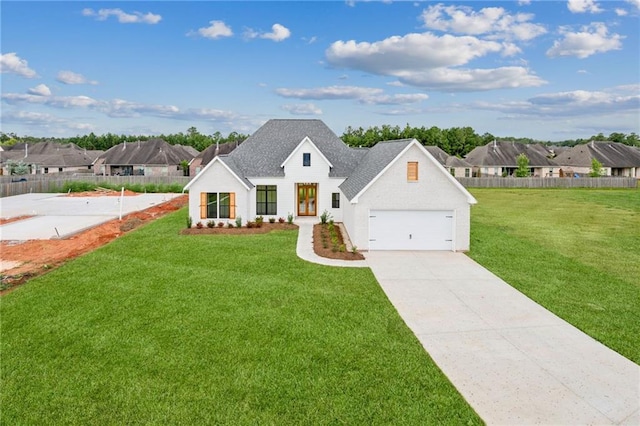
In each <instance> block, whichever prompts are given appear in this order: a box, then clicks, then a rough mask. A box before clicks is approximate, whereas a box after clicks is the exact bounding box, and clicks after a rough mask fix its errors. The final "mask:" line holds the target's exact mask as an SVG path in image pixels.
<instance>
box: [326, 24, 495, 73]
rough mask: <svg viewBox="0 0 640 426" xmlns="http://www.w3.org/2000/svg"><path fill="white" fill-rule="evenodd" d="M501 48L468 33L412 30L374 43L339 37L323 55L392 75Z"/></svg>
mask: <svg viewBox="0 0 640 426" xmlns="http://www.w3.org/2000/svg"><path fill="white" fill-rule="evenodd" d="M503 49H504V46H502V45H501V44H500V43H497V42H494V41H485V40H480V39H478V38H476V37H471V36H463V37H456V36H452V35H443V36H436V35H434V34H431V33H422V34H416V33H412V34H407V35H405V36H393V37H389V38H387V39H384V40H382V41H377V42H374V43H368V42H359V43H357V42H356V41H354V40H350V41H342V40H339V41H336V42H334V43H332V44H331V46H329V48H328V49H327V50H326V52H325V55H326V57H327V61H328V62H329V63H330V64H331V65H333V66H335V67H343V68H354V69H359V70H362V71H366V72H370V73H373V74H382V75H394V74H395V73H397V72H402V71H406V70H427V69H431V68H439V67H449V66H458V65H464V64H466V63H467V62H469V61H471V60H472V59H475V58H478V57H481V56H484V55H486V54H488V53H498V52H501V51H502V50H503Z"/></svg>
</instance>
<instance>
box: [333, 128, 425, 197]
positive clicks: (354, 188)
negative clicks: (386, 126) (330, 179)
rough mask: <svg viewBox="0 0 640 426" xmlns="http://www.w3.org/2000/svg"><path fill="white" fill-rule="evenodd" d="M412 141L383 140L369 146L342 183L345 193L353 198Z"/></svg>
mask: <svg viewBox="0 0 640 426" xmlns="http://www.w3.org/2000/svg"><path fill="white" fill-rule="evenodd" d="M412 141H413V139H398V140H393V141H383V142H378V143H377V144H375V145H374V146H373V147H371V148H369V150H368V152H366V154H365V155H364V157H363V158H362V161H360V164H359V165H358V166H357V167H356V169H355V170H354V171H353V173H352V174H351V176H349V177H348V178H347V179H346V180H345V181H344V182H343V183H342V184H341V185H340V189H341V190H342V192H343V193H344V195H345V196H346V197H347V198H348V199H349V200H352V199H353V197H355V196H356V195H358V193H360V191H362V190H363V189H364V187H365V186H367V185H368V184H369V182H371V181H372V180H373V179H374V178H375V177H376V176H378V174H380V172H381V171H382V170H383V169H384V168H385V167H387V165H388V164H389V163H390V162H391V161H393V159H394V158H396V157H397V156H398V154H400V152H402V150H403V149H405V148H406V147H407V145H409V144H410V143H411V142H412Z"/></svg>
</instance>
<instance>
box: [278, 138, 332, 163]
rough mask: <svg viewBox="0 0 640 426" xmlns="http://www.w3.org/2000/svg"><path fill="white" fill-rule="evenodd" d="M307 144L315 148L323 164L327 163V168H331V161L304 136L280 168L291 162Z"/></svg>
mask: <svg viewBox="0 0 640 426" xmlns="http://www.w3.org/2000/svg"><path fill="white" fill-rule="evenodd" d="M307 143H309V144H311V146H313V147H314V148H315V150H316V151H317V152H318V154H320V157H321V158H322V159H323V160H324V162H325V163H327V165H328V166H329V167H333V164H331V161H329V160H328V159H327V157H325V156H324V154H322V151H320V150H319V149H318V147H317V146H316V144H314V143H313V141H312V140H311V139H309V137H308V136H305V137H304V139H302V141H301V142H300V143H299V144H298V146H296V148H295V149H294V150H293V151H291V154H289V156H288V157H287V158H286V159H285V160H284V161H283V162H282V164H281V165H280V167H284V166H285V164H287V162H289V160H291V158H293V157H294V156H295V155H296V154H297V153H298V151H300V149H302V147H303V146H304V145H305V144H307Z"/></svg>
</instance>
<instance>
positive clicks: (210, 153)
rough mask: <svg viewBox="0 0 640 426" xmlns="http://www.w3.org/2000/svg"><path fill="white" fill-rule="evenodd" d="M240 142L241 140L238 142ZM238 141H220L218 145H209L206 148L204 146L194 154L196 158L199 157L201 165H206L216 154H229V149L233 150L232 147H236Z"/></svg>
mask: <svg viewBox="0 0 640 426" xmlns="http://www.w3.org/2000/svg"><path fill="white" fill-rule="evenodd" d="M240 143H242V142H240ZM240 143H238V142H228V143H221V144H219V145H215V144H213V145H211V146H209V147H208V148H206V149H205V150H204V151H202V152H201V153H199V154H198V155H196V157H195V158H196V159H201V162H200V165H201V166H206V165H207V164H209V163H210V162H211V160H213V158H214V157H215V156H217V155H227V154H230V153H231V151H233V150H234V149H236V148H237V147H238V146H239V145H240Z"/></svg>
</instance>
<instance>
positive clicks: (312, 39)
mask: <svg viewBox="0 0 640 426" xmlns="http://www.w3.org/2000/svg"><path fill="white" fill-rule="evenodd" d="M302 41H306V42H307V44H313V43H315V42H316V41H318V37H317V36H313V37H309V38H307V37H302Z"/></svg>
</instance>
